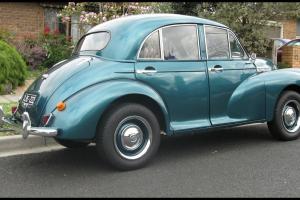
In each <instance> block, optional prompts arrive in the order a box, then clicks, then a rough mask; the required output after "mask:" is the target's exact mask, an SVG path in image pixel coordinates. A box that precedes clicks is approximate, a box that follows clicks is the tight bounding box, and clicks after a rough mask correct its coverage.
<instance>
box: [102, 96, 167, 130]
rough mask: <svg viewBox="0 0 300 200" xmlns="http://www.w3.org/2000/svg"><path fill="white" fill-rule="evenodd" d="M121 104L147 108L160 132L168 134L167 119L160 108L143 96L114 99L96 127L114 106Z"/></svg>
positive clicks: (149, 98) (153, 101)
mask: <svg viewBox="0 0 300 200" xmlns="http://www.w3.org/2000/svg"><path fill="white" fill-rule="evenodd" d="M123 103H137V104H140V105H143V106H145V107H147V108H149V109H150V110H151V111H152V112H153V114H154V115H155V116H156V118H157V120H158V122H159V126H160V129H161V131H163V132H165V133H168V132H169V130H168V129H169V128H168V125H167V119H166V117H165V114H164V112H163V110H162V108H161V106H160V105H159V104H158V102H156V101H155V100H154V99H152V98H151V97H149V96H147V95H144V94H126V95H124V96H121V97H119V98H117V99H115V100H114V101H113V102H111V103H110V105H109V106H107V108H106V109H105V110H104V111H103V114H102V115H101V116H100V119H99V123H98V126H99V125H100V124H102V122H103V120H104V118H105V116H106V115H107V114H108V113H109V112H110V111H111V110H112V109H113V108H115V107H116V106H119V105H121V104H123Z"/></svg>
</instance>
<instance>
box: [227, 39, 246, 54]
mask: <svg viewBox="0 0 300 200" xmlns="http://www.w3.org/2000/svg"><path fill="white" fill-rule="evenodd" d="M229 42H230V51H231V57H232V58H243V57H244V51H243V49H242V47H241V45H240V44H239V42H238V41H237V40H236V39H235V37H234V36H233V34H232V33H229Z"/></svg>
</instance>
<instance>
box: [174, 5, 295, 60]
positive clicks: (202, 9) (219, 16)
mask: <svg viewBox="0 0 300 200" xmlns="http://www.w3.org/2000/svg"><path fill="white" fill-rule="evenodd" d="M172 8H173V9H174V13H180V14H188V15H195V16H199V17H203V18H208V19H211V20H215V21H218V22H220V23H223V24H225V25H226V26H228V27H230V28H231V29H232V30H233V31H234V32H235V33H236V34H237V35H238V37H239V38H240V40H241V43H242V44H243V45H244V46H245V48H246V49H247V50H248V52H256V53H257V54H258V55H260V56H265V54H266V51H267V48H268V47H269V44H270V40H269V38H268V37H267V35H266V31H267V25H268V23H269V21H270V20H271V21H281V20H285V19H289V18H296V17H298V16H299V14H300V3H295V2H289V3H285V2H272V3H269V2H210V3H209V2H202V3H195V2H189V3H184V4H182V6H180V3H173V5H172Z"/></svg>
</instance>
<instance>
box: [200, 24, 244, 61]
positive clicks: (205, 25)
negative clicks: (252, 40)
mask: <svg viewBox="0 0 300 200" xmlns="http://www.w3.org/2000/svg"><path fill="white" fill-rule="evenodd" d="M206 27H213V28H218V29H223V30H226V32H227V42H228V48H229V56H230V57H229V58H228V59H209V58H208V51H207V38H206ZM203 29H204V41H205V51H206V60H245V59H249V55H248V53H247V51H246V50H245V48H244V47H243V45H242V44H241V43H240V41H239V39H238V38H237V37H236V35H235V34H234V32H233V31H232V30H231V29H229V28H226V27H220V26H214V25H208V24H203ZM229 33H231V34H232V35H233V37H234V39H235V40H236V41H237V42H238V44H239V45H240V47H241V48H242V50H243V52H244V56H243V57H239V58H238V57H232V55H231V48H230V42H229ZM245 56H247V58H245Z"/></svg>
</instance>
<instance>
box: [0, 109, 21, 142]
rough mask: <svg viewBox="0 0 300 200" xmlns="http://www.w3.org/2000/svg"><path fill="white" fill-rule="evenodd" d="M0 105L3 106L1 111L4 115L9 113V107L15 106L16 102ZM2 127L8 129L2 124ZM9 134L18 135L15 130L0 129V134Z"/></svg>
mask: <svg viewBox="0 0 300 200" xmlns="http://www.w3.org/2000/svg"><path fill="white" fill-rule="evenodd" d="M0 106H2V107H3V111H4V114H5V115H9V114H11V107H13V106H17V103H0ZM2 128H3V129H9V127H8V126H6V125H4V126H3V127H2ZM9 135H18V133H17V132H16V131H0V137H1V136H9Z"/></svg>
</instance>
